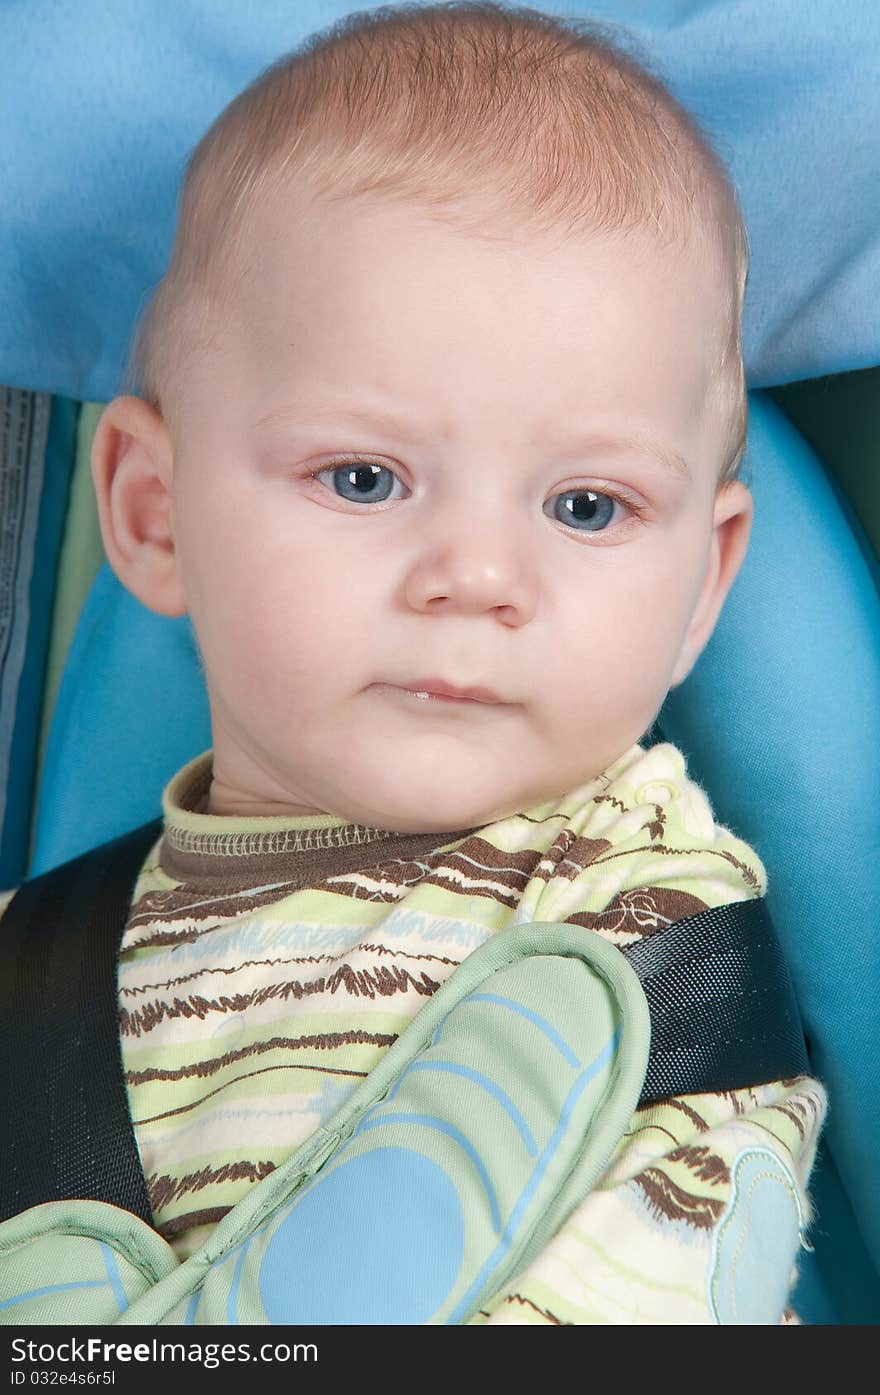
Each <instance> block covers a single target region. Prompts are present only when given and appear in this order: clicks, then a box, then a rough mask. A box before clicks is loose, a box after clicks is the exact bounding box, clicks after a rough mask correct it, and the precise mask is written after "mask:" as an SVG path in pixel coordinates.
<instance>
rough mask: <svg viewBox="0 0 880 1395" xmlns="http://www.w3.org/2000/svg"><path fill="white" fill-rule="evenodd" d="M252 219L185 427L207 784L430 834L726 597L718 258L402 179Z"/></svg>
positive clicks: (451, 825)
mask: <svg viewBox="0 0 880 1395" xmlns="http://www.w3.org/2000/svg"><path fill="white" fill-rule="evenodd" d="M292 208H293V204H291V209H292ZM258 224H259V226H258V227H257V230H256V236H255V238H254V241H253V244H252V248H251V257H250V259H249V269H248V271H247V272H246V274H245V277H244V279H243V281H242V283H241V287H240V292H239V293H237V303H236V305H235V306H234V309H233V311H232V313H231V317H230V321H229V325H228V329H227V328H224V330H223V333H222V336H221V339H222V347H221V348H220V349H219V350H217V351H212V352H206V353H205V354H204V355H201V356H199V357H198V358H197V361H196V362H195V363H194V364H193V367H192V372H191V373H190V374H188V375H187V379H186V384H185V388H186V391H185V409H184V410H183V412H182V413H181V419H180V422H179V424H178V426H177V428H176V433H175V437H174V440H173V446H174V492H173V515H172V516H173V527H174V533H175V543H176V550H177V562H178V569H179V575H180V579H181V582H182V585H183V590H184V594H185V597H186V603H187V606H188V608H189V610H190V613H191V615H192V618H193V622H194V625H195V629H196V633H197V635H198V639H199V643H200V646H201V649H202V653H203V658H204V663H205V669H206V675H207V681H208V687H209V692H210V700H211V711H212V718H213V728H214V747H215V785H214V789H213V792H212V802H211V807H212V808H214V809H215V810H216V811H217V812H224V811H227V812H233V811H247V812H251V813H279V812H282V811H284V812H291V813H306V812H312V811H324V812H330V813H333V814H338V815H342V816H344V817H347V818H350V819H352V820H356V821H358V822H362V823H366V824H370V825H375V826H378V827H383V828H396V829H402V830H423V831H434V830H438V831H439V830H452V829H458V828H463V827H469V826H472V825H478V824H481V823H485V822H487V821H489V820H490V819H493V818H495V817H500V816H502V815H504V814H507V813H510V812H513V811H515V810H520V809H525V808H529V807H531V806H533V805H535V804H537V803H541V802H543V801H545V800H547V799H550V798H554V797H557V796H559V795H561V794H563V793H566V792H568V791H571V790H572V789H574V788H576V787H577V786H578V785H580V784H582V783H583V782H585V781H586V780H589V779H592V778H593V777H595V776H596V775H597V774H599V773H600V772H601V771H603V770H604V769H605V768H606V767H607V766H608V765H609V764H610V763H611V762H612V761H613V760H615V759H616V758H617V757H618V756H620V755H621V754H622V753H623V752H624V751H626V750H627V749H628V748H629V747H630V746H631V745H632V744H633V742H635V741H637V740H638V739H639V738H640V737H641V736H642V735H643V734H644V732H645V731H646V730H647V728H648V727H649V726H650V724H651V722H652V720H653V718H654V716H655V714H656V712H657V710H658V708H659V706H660V705H661V703H662V701H663V698H664V696H665V694H666V692H667V691H668V689H669V688H670V686H672V685H674V684H675V683H676V682H677V681H680V679H681V678H682V677H683V676H684V674H685V673H686V672H687V670H688V668H689V667H690V665H691V663H692V662H693V658H694V656H695V652H696V650H697V649H698V648H699V647H700V645H701V643H702V642H703V640H704V639H705V637H706V635H707V634H708V631H709V630H710V629H711V626H712V623H713V622H714V618H715V610H716V609H717V605H718V604H720V599H717V604H716V601H715V600H713V599H712V597H710V598H709V599H707V597H706V594H705V593H704V583H706V578H707V573H708V574H709V576H710V578H711V577H712V575H713V573H714V571H715V569H716V567H717V563H718V556H717V549H718V537H719V532H718V530H717V529H716V527H715V524H716V522H717V513H716V510H717V507H718V505H717V501H716V492H717V491H716V480H717V471H718V467H719V459H718V449H719V422H718V419H717V414H716V413H713V412H711V411H708V410H706V399H707V395H708V388H709V367H710V362H711V355H712V353H713V351H714V346H715V342H716V336H717V324H716V321H717V308H716V306H717V300H716V296H717V291H716V287H715V283H714V281H713V278H712V276H711V274H710V271H709V269H708V268H705V267H703V265H702V263H701V260H700V258H699V257H698V256H697V255H696V254H690V255H686V254H684V253H680V254H673V253H671V252H670V251H668V250H667V251H665V252H664V251H662V250H661V249H659V247H656V246H655V245H654V243H653V242H652V241H651V240H650V239H649V238H648V237H647V235H632V236H629V237H627V238H626V239H623V238H619V239H618V240H617V241H612V240H601V239H599V238H597V237H591V236H587V235H586V234H584V235H582V236H579V237H576V238H574V239H572V240H570V241H568V242H566V243H565V244H564V245H560V244H559V242H558V240H557V242H556V243H553V242H551V241H550V240H549V239H548V238H544V237H542V236H541V235H539V234H537V233H535V232H529V233H525V232H524V233H522V234H521V235H520V236H517V237H516V238H515V239H514V240H512V241H511V240H507V241H498V242H496V243H491V242H483V241H478V240H476V239H473V238H470V237H468V236H467V235H466V234H464V233H462V232H459V231H456V230H452V229H450V228H448V227H443V226H440V225H438V224H437V223H434V222H432V221H430V220H429V219H428V218H427V217H425V216H423V215H421V214H420V213H418V212H417V211H415V210H413V209H410V208H406V207H403V206H396V205H393V204H390V203H379V202H376V203H375V204H373V205H370V206H368V207H367V206H363V205H359V206H357V207H350V206H338V207H336V208H330V207H325V206H320V205H319V206H316V207H315V208H314V209H313V210H312V211H311V212H310V214H309V216H308V217H307V218H306V219H303V220H301V221H300V224H299V225H297V224H296V222H295V220H294V218H293V217H290V218H286V217H285V210H284V208H281V207H279V206H276V207H275V208H274V209H268V208H267V209H265V210H263V212H262V213H261V215H260V217H259V219H258ZM732 489H733V491H734V496H735V497H737V498H739V503H740V511H741V514H742V517H741V518H740V523H741V524H742V525H743V527H744V531H745V535H746V536H747V533H748V518H747V517H746V512H747V507H748V496H747V493H746V491H745V490H744V488H743V486H741V485H734V486H732ZM737 491H740V495H737ZM740 496H742V497H740ZM730 497H733V496H731V495H730V492H729V491H728V499H730ZM713 596H714V592H713ZM704 632H705V633H704Z"/></svg>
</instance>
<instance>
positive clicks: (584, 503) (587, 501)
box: [544, 489, 619, 533]
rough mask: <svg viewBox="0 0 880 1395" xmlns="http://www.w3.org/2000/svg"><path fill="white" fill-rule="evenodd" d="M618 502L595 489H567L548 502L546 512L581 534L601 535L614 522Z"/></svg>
mask: <svg viewBox="0 0 880 1395" xmlns="http://www.w3.org/2000/svg"><path fill="white" fill-rule="evenodd" d="M618 502H619V501H618V500H617V499H614V498H613V497H612V496H611V495H610V494H599V493H598V492H597V491H596V490H593V489H565V490H563V492H562V493H561V494H554V495H553V497H552V498H551V499H548V500H547V502H546V504H545V505H544V512H545V513H546V514H547V515H548V517H549V518H555V519H556V521H557V522H558V523H564V524H565V525H566V527H568V528H574V529H576V530H577V531H578V532H580V533H601V532H602V531H603V530H604V529H605V528H607V527H608V525H609V523H610V522H611V521H612V518H613V517H614V510H615V506H616V505H617V504H618Z"/></svg>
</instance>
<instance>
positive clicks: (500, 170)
mask: <svg viewBox="0 0 880 1395" xmlns="http://www.w3.org/2000/svg"><path fill="white" fill-rule="evenodd" d="M620 38H621V35H620V31H619V30H615V31H613V36H612V31H610V30H609V29H608V28H607V27H606V26H598V25H595V24H591V23H586V22H584V21H582V20H575V19H559V18H556V17H552V16H549V15H545V14H542V13H540V12H539V11H537V10H533V9H529V8H525V7H509V8H508V7H502V6H500V5H498V4H495V3H470V2H467V3H451V4H430V5H414V4H407V5H400V6H383V7H381V8H379V9H376V10H371V11H366V12H360V13H356V14H353V15H350V16H348V17H347V18H345V19H343V20H341V21H340V22H338V23H337V24H334V25H332V26H331V27H330V28H329V29H327V30H325V31H322V32H320V33H318V34H314V35H312V36H311V37H310V38H309V39H308V40H307V41H306V42H305V43H304V44H303V45H301V46H300V48H298V49H296V50H294V51H293V52H292V53H290V54H288V55H287V56H285V57H284V58H282V59H280V60H279V61H278V62H276V63H274V64H273V65H272V66H271V67H270V68H268V69H267V70H266V71H265V72H264V73H263V74H262V75H261V76H260V77H258V78H257V80H256V81H255V82H254V83H252V84H251V86H250V87H248V88H247V89H246V90H245V91H244V92H242V93H241V94H240V95H239V96H238V97H236V98H235V99H234V100H233V101H232V102H231V103H230V105H229V106H228V107H227V108H226V109H225V110H224V111H223V112H222V113H221V114H220V116H219V117H218V118H217V120H216V121H215V122H214V124H213V125H212V126H211V127H210V129H209V130H208V132H207V133H206V135H205V136H204V137H203V139H202V140H201V142H200V143H199V145H198V146H197V147H196V149H195V150H194V152H193V154H192V156H191V158H190V160H189V163H188V165H187V168H186V173H185V177H184V180H183V185H182V189H181V195H180V212H179V219H178V227H177V234H176V238H175V243H174V248H173V251H172V255H171V259H170V262H169V265H168V269H167V271H166V273H165V276H164V277H163V279H162V281H161V282H160V283H159V286H158V287H157V289H156V291H155V293H154V295H153V297H152V300H151V302H150V303H149V304H148V306H147V309H146V311H145V313H144V314H143V316H142V318H141V321H140V324H139V326H138V330H137V333H136V337H135V341H134V346H133V351H132V355H131V358H130V361H129V372H128V375H127V376H128V386H129V388H130V390H134V391H139V392H140V393H141V395H142V396H144V397H145V398H146V399H147V400H148V401H150V402H152V403H153V405H154V406H156V407H157V408H159V409H160V410H161V409H162V408H163V406H164V405H167V400H168V399H169V398H170V396H171V385H172V384H173V383H175V382H176V381H177V378H178V375H179V374H180V373H181V371H182V369H183V367H184V365H185V363H186V360H187V356H188V354H189V353H190V352H191V351H192V349H193V347H195V346H196V345H198V344H200V343H205V342H210V339H211V334H212V332H216V328H217V317H216V311H217V309H218V308H221V307H222V305H223V290H224V287H225V286H227V285H228V284H229V277H230V274H231V272H233V271H234V269H235V267H236V265H239V266H240V265H241V260H240V259H241V258H243V257H246V251H245V249H246V247H247V233H248V225H249V217H250V214H251V211H252V210H253V209H254V208H255V207H256V206H257V205H258V204H259V203H260V201H261V200H262V199H264V198H265V197H267V196H269V195H271V194H272V193H273V192H274V191H275V190H277V189H278V188H280V187H282V186H283V185H284V184H286V183H289V182H290V181H292V180H294V179H296V180H302V181H305V184H306V185H308V187H309V188H310V189H311V190H312V191H317V192H320V193H321V195H322V196H323V197H325V198H329V199H338V200H356V199H359V198H365V197H373V196H379V197H385V198H390V199H398V200H402V201H408V202H410V203H412V204H414V205H417V206H419V207H420V208H421V209H423V210H425V211H427V212H429V213H430V214H431V215H432V216H434V217H436V218H438V219H440V220H444V221H447V222H449V223H451V224H453V225H455V226H457V227H459V228H461V229H463V230H464V231H466V232H468V233H470V234H472V235H474V236H478V237H489V238H491V237H492V236H493V234H492V232H491V227H492V225H493V220H491V219H490V220H489V221H488V222H487V220H486V216H485V213H483V215H482V217H481V218H480V220H479V221H475V219H474V218H470V219H469V216H468V213H467V207H466V206H467V199H468V195H470V194H477V193H479V194H480V195H481V204H480V206H481V208H483V209H485V206H486V199H487V197H488V198H489V199H490V201H492V204H493V208H494V209H497V215H498V218H499V219H500V218H502V217H503V216H504V215H505V214H506V215H507V216H508V217H510V216H514V217H516V219H517V220H518V222H519V224H520V225H521V226H522V225H525V226H527V227H534V228H535V229H536V230H542V231H553V230H558V231H559V232H560V233H563V234H568V233H576V232H578V231H582V230H583V231H595V232H611V231H627V230H630V229H635V228H639V227H647V228H650V229H651V230H652V231H653V232H655V233H656V235H657V237H658V238H659V239H660V240H661V241H663V242H666V243H669V244H674V243H675V242H678V241H681V240H684V239H686V238H690V237H693V236H699V237H701V238H702V239H703V240H704V242H705V243H706V244H707V245H708V246H710V247H711V248H712V249H713V250H714V252H715V253H716V255H717V257H718V259H719V262H720V265H721V267H722V268H723V272H724V290H723V303H722V317H723V324H722V326H721V329H722V333H721V338H720V344H719V357H718V361H717V363H716V364H715V365H714V373H713V386H714V387H715V388H716V389H717V392H718V394H719V396H720V398H721V403H720V406H721V411H722V414H723V418H724V420H725V424H726V430H725V437H724V444H723V458H722V465H721V472H720V477H721V479H722V480H725V479H732V478H733V477H734V476H735V475H736V473H737V471H738V468H739V464H740V461H741V458H742V454H743V449H744V444H745V430H746V421H747V399H746V393H745V382H744V377H743V367H742V346H741V318H742V300H743V292H744V287H745V280H746V271H747V265H748V242H747V237H746V232H745V228H744V225H743V221H742V217H741V214H740V211H739V206H738V203H737V198H736V193H735V191H734V189H733V186H732V184H731V182H730V179H729V178H728V176H727V174H726V172H725V169H724V166H723V164H722V162H721V160H720V159H719V158H718V156H717V155H716V154H715V152H714V151H713V150H712V148H711V146H710V144H709V143H708V141H707V139H706V137H705V136H704V135H703V133H702V132H701V131H700V129H699V128H698V126H697V125H696V123H695V122H694V120H693V119H692V118H691V117H690V115H689V114H688V113H687V112H686V111H685V109H684V108H683V107H682V106H680V104H679V103H678V102H677V101H676V100H675V99H674V98H673V97H672V96H671V94H670V93H669V92H668V91H667V90H666V88H665V87H664V86H663V84H662V83H661V82H660V81H659V79H658V78H656V77H655V76H653V74H652V73H651V72H650V71H649V70H648V68H647V67H646V66H645V64H644V61H642V60H637V59H636V58H635V57H634V56H633V55H632V54H631V53H629V52H627V51H626V50H625V49H624V48H623V47H622V46H621V42H620ZM496 226H497V224H496Z"/></svg>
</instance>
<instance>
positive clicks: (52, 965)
mask: <svg viewBox="0 0 880 1395" xmlns="http://www.w3.org/2000/svg"><path fill="white" fill-rule="evenodd" d="M161 831H162V823H161V820H159V819H157V820H155V821H154V822H153V823H150V824H148V825H145V826H144V827H142V828H138V829H135V830H134V832H132V833H129V834H125V835H124V836H123V837H121V838H117V839H115V840H114V841H113V842H112V843H105V844H103V845H102V846H101V847H99V848H95V849H94V850H93V851H91V852H88V853H86V854H84V855H83V856H82V857H78V858H75V859H73V860H72V861H71V862H68V863H65V864H64V865H63V866H61V867H57V868H53V869H52V871H50V872H46V873H44V874H43V875H42V876H40V877H36V878H34V879H33V881H30V882H25V883H24V885H23V886H22V887H20V888H19V890H18V892H17V893H16V895H15V896H14V897H13V899H12V901H11V902H10V905H9V906H8V908H7V910H6V913H5V914H4V916H3V918H2V920H0V1117H2V1119H3V1126H2V1140H0V1218H2V1219H6V1217H8V1216H12V1215H16V1214H17V1213H18V1212H20V1211H23V1210H26V1209H27V1208H28V1207H30V1206H34V1205H36V1204H37V1203H39V1202H42V1201H58V1200H66V1199H70V1198H73V1197H88V1198H92V1199H94V1200H97V1201H109V1202H112V1203H113V1204H114V1205H116V1206H122V1207H124V1208H125V1209H126V1210H128V1211H132V1212H134V1213H135V1214H136V1215H138V1216H140V1217H142V1218H143V1219H144V1220H145V1221H147V1222H148V1223H150V1224H152V1212H151V1210H150V1203H149V1198H148V1196H147V1186H146V1182H145V1180H144V1174H143V1170H142V1168H141V1165H140V1157H139V1155H138V1151H137V1145H136V1143H135V1138H134V1131H133V1129H132V1125H131V1120H130V1117H129V1111H128V1098H127V1094H126V1089H125V1081H124V1079H123V1075H122V1056H121V1047H120V1039H119V1011H118V996H117V981H116V968H117V961H118V956H119V944H120V941H121V938H122V932H123V930H124V928H125V924H126V920H127V918H128V910H129V905H130V902H131V896H132V892H133V890H134V885H135V882H136V880H137V875H138V873H139V871H140V869H141V866H142V864H143V862H144V859H145V858H146V856H147V853H148V852H149V850H150V848H151V846H152V845H153V843H155V841H156V839H157V838H158V837H159V835H160V833H161Z"/></svg>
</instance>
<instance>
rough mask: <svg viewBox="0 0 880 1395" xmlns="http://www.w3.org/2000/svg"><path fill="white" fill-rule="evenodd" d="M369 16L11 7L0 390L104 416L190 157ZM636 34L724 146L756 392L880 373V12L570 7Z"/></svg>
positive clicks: (699, 0)
mask: <svg viewBox="0 0 880 1395" xmlns="http://www.w3.org/2000/svg"><path fill="white" fill-rule="evenodd" d="M367 8H372V7H371V6H367V5H364V4H361V3H357V0H262V3H261V4H260V5H258V6H254V5H231V4H230V3H229V0H180V3H178V0H158V3H156V4H150V5H145V4H144V3H143V0H28V3H27V4H16V5H5V6H3V7H2V11H0V37H2V43H0V49H2V55H3V56H2V58H0V190H2V198H0V306H2V307H3V314H2V315H0V383H4V384H6V385H8V386H14V387H28V388H40V389H43V390H45V391H50V392H57V393H62V394H65V395H67V396H70V397H75V398H81V399H87V400H88V399H93V400H99V401H102V400H105V399H106V398H109V397H110V396H112V394H113V393H114V392H115V391H116V390H118V387H119V384H120V374H121V370H122V365H123V363H124V360H125V357H126V352H127V348H128V343H129V339H130V335H131V330H132V326H133V323H134V321H135V317H136V315H137V312H138V309H139V307H140V306H141V304H142V302H143V300H144V297H145V296H146V295H147V294H148V292H149V290H150V289H151V287H152V286H153V285H154V283H155V282H156V280H157V279H158V278H159V277H160V276H161V274H162V271H163V268H164V265H165V261H166V258H167V255H168V250H169V247H170V242H171V237H172V232H173V226H174V218H175V198H176V190H177V185H178V182H179V178H180V174H181V171H182V168H183V165H184V162H185V159H186V156H187V153H188V152H189V150H190V149H191V148H192V146H193V145H194V144H195V143H196V141H197V140H198V138H199V137H200V135H201V134H202V132H203V131H204V130H205V128H206V127H207V126H208V124H209V123H210V121H211V120H212V119H213V118H214V116H215V115H216V114H217V113H218V112H219V111H220V110H221V108H222V107H224V106H225V105H226V103H227V102H228V101H229V99H230V98H231V97H232V96H233V95H234V94H235V93H236V92H237V91H238V90H239V89H240V88H242V87H243V86H245V85H246V84H247V83H248V82H249V81H250V80H251V79H252V78H253V77H255V76H256V74H257V73H258V72H259V71H260V70H261V69H262V68H264V67H265V66H266V65H267V64H268V63H269V62H271V61H272V60H274V59H275V58H277V57H278V56H280V55H281V54H282V53H285V52H287V51H289V50H290V49H292V48H295V47H296V46H297V45H298V44H299V43H300V42H301V41H302V40H303V39H304V38H305V37H306V36H307V35H309V34H310V33H312V32H313V31H315V30H316V29H321V28H324V27H325V26H327V25H329V24H331V23H333V22H334V21H335V20H337V19H339V18H340V17H342V16H343V15H345V14H348V13H351V12H352V11H355V10H363V9H367ZM536 8H540V9H543V10H545V11H547V12H549V13H555V14H560V15H575V16H580V17H584V18H594V19H598V20H601V21H613V22H619V23H621V24H623V25H626V26H627V27H628V28H629V29H630V31H631V33H632V35H633V36H634V38H635V40H636V42H637V44H638V45H639V46H640V47H641V48H642V50H643V51H644V53H645V56H647V57H648V58H650V59H651V61H652V62H653V65H654V67H655V69H656V70H657V71H658V72H659V74H660V75H661V76H662V77H665V79H666V80H667V81H668V82H669V84H670V85H671V87H672V89H673V90H674V91H675V93H676V94H677V96H678V97H679V98H680V99H681V100H682V101H683V102H684V103H685V105H686V106H688V107H689V108H690V109H691V110H692V111H693V112H694V114H695V115H696V116H697V118H698V119H699V120H700V121H701V122H702V123H703V125H704V127H705V128H706V129H707V130H708V132H709V133H710V134H711V135H712V137H713V138H714V139H715V141H716V144H717V146H718V148H719V151H720V152H721V154H722V155H723V156H724V157H725V158H726V160H727V162H728V165H729V167H730V169H731V171H732V173H733V176H734V179H735V181H736V184H737V186H738V188H739V190H740V194H741V198H742V202H743V205H744V210H745V214H746V219H747V222H748V225H749V230H750V236H751V243H752V253H753V257H752V272H751V278H750V284H749V289H748V295H747V301H746V364H747V371H748V376H749V382H750V385H751V386H753V387H755V386H768V385H772V384H776V383H783V382H789V381H791V380H793V379H797V378H809V377H814V376H817V375H819V374H822V373H828V372H836V371H841V370H844V369H848V368H864V367H870V366H873V365H874V364H876V363H878V362H880V309H878V294H877V288H878V286H880V179H878V177H877V176H878V140H877V134H876V133H877V131H878V129H880V5H875V4H872V3H868V0H810V3H809V4H808V3H805V0H773V2H772V4H768V3H767V0H651V3H645V0H570V3H568V4H566V3H553V0H548V3H544V4H539V5H537V6H536Z"/></svg>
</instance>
